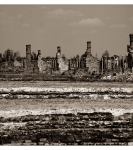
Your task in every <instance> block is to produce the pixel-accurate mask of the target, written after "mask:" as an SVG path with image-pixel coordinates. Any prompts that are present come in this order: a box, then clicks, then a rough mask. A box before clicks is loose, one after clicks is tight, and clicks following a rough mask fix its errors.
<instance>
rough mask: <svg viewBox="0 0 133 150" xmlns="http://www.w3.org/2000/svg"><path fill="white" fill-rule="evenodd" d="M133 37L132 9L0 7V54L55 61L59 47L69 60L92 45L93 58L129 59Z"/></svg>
mask: <svg viewBox="0 0 133 150" xmlns="http://www.w3.org/2000/svg"><path fill="white" fill-rule="evenodd" d="M131 33H133V5H0V53H3V52H4V51H5V50H6V49H8V48H9V49H13V50H14V52H16V51H19V52H20V54H21V56H24V57H25V56H26V44H31V50H32V52H33V51H34V52H36V53H37V50H41V52H42V56H43V57H47V56H51V57H55V55H56V52H57V46H61V53H62V54H65V56H66V57H67V58H70V57H73V56H76V55H77V54H78V55H80V56H81V55H82V54H84V53H85V51H86V48H87V43H86V42H87V41H91V52H92V55H93V56H95V55H96V53H97V56H98V57H99V58H100V57H101V56H102V53H104V51H105V50H108V51H109V54H110V56H112V55H114V54H115V55H127V45H128V44H129V34H131Z"/></svg>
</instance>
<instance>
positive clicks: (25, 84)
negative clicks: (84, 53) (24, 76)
mask: <svg viewBox="0 0 133 150" xmlns="http://www.w3.org/2000/svg"><path fill="white" fill-rule="evenodd" d="M4 87H7V88H8V87H9V88H10V87H131V88H132V87H133V84H132V83H123V82H68V81H66V82H65V81H0V88H4Z"/></svg>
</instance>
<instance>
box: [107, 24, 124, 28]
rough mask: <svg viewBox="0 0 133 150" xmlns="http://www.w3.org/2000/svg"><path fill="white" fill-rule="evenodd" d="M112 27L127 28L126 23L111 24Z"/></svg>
mask: <svg viewBox="0 0 133 150" xmlns="http://www.w3.org/2000/svg"><path fill="white" fill-rule="evenodd" d="M109 27H110V28H125V27H126V25H125V24H113V25H111V26H109Z"/></svg>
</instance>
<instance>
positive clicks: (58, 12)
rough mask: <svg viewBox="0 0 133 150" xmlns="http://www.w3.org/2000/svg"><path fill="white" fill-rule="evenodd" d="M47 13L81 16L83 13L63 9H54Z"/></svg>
mask: <svg viewBox="0 0 133 150" xmlns="http://www.w3.org/2000/svg"><path fill="white" fill-rule="evenodd" d="M48 14H49V15H52V16H83V14H82V13H80V12H79V11H74V10H63V9H56V10H53V11H50V12H48Z"/></svg>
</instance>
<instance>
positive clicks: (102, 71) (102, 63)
mask: <svg viewBox="0 0 133 150" xmlns="http://www.w3.org/2000/svg"><path fill="white" fill-rule="evenodd" d="M102 74H103V57H102Z"/></svg>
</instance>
